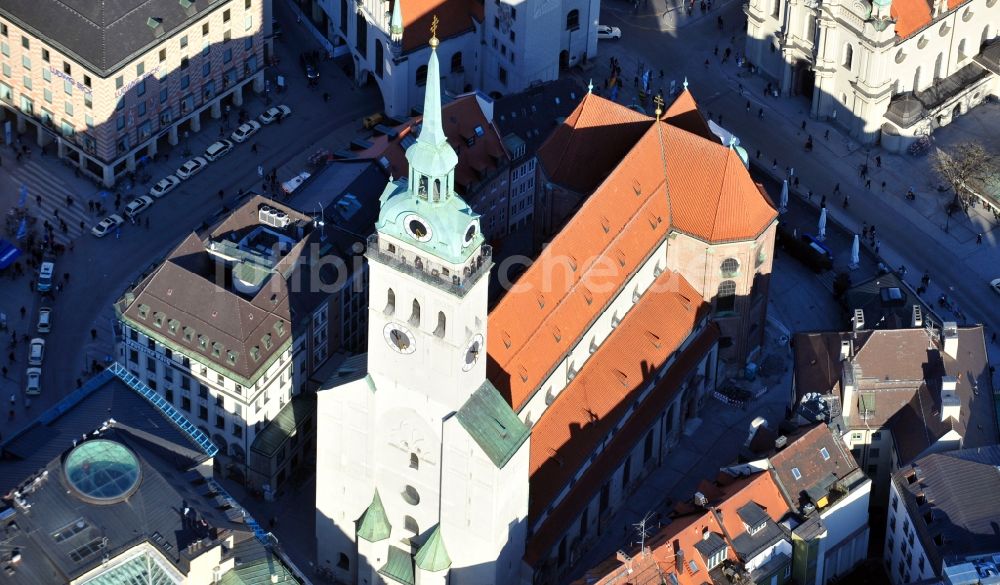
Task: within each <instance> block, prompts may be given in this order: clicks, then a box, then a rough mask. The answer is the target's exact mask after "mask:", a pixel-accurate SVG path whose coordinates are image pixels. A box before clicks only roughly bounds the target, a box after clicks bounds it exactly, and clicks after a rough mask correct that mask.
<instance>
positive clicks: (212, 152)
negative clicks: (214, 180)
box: [205, 139, 233, 162]
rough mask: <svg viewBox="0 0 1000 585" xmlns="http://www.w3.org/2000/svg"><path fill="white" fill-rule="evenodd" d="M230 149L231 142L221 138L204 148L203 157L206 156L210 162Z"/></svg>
mask: <svg viewBox="0 0 1000 585" xmlns="http://www.w3.org/2000/svg"><path fill="white" fill-rule="evenodd" d="M232 149H233V143H232V142H230V141H228V140H226V139H222V140H220V141H218V142H213V143H212V144H210V145H209V147H208V148H206V149H205V158H207V159H208V160H209V161H210V162H215V161H217V160H219V159H220V158H222V157H224V156H226V155H227V154H229V151H231V150H232Z"/></svg>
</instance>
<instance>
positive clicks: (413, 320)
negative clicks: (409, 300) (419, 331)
mask: <svg viewBox="0 0 1000 585" xmlns="http://www.w3.org/2000/svg"><path fill="white" fill-rule="evenodd" d="M410 325H413V326H414V327H420V303H418V302H417V299H413V313H411V314H410Z"/></svg>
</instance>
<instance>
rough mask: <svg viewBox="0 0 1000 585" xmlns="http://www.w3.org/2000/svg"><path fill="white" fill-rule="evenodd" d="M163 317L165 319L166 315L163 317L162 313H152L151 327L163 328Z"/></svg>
mask: <svg viewBox="0 0 1000 585" xmlns="http://www.w3.org/2000/svg"><path fill="white" fill-rule="evenodd" d="M164 317H166V315H164V314H163V313H161V312H159V311H156V312H155V313H153V325H156V326H157V327H163V319H164Z"/></svg>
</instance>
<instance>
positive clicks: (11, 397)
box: [10, 392, 17, 408]
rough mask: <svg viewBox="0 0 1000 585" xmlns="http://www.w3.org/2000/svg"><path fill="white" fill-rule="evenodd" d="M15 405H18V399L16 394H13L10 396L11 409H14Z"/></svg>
mask: <svg viewBox="0 0 1000 585" xmlns="http://www.w3.org/2000/svg"><path fill="white" fill-rule="evenodd" d="M15 404H17V397H15V396H14V393H13V392H12V393H11V395H10V407H11V408H14V405H15Z"/></svg>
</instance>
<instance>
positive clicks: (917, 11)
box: [889, 0, 968, 39]
mask: <svg viewBox="0 0 1000 585" xmlns="http://www.w3.org/2000/svg"><path fill="white" fill-rule="evenodd" d="M930 1H931V2H933V0H930ZM967 1H968V0H948V10H954V9H955V8H958V7H959V6H961V5H962V4H964V3H965V2H967ZM931 6H932V4H931V3H930V2H928V0H893V2H892V8H890V10H889V14H890V15H891V16H892V17H893V18H894V19H896V36H898V37H899V38H901V39H905V38H908V37H909V36H910V35H912V34H913V33H915V32H917V31H919V30H920V29H922V28H924V27H925V26H927V25H928V24H930V23H931V22H932V21H933V20H934V18H933V17H932V13H931Z"/></svg>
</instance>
